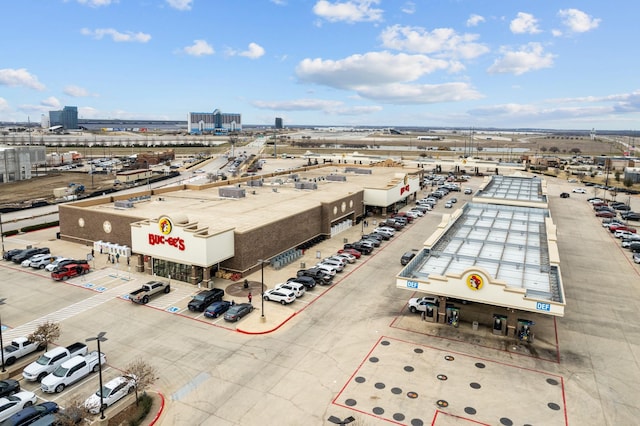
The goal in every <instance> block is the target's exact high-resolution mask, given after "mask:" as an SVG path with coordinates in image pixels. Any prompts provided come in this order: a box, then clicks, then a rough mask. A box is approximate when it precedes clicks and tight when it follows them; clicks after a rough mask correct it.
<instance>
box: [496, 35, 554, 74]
mask: <svg viewBox="0 0 640 426" xmlns="http://www.w3.org/2000/svg"><path fill="white" fill-rule="evenodd" d="M501 52H502V57H501V58H498V59H496V60H495V62H494V63H493V64H492V65H491V66H490V67H489V69H488V70H487V71H488V72H489V73H491V74H506V73H511V74H515V75H521V74H524V73H526V72H530V71H535V70H539V69H543V68H550V67H551V66H553V59H554V57H555V56H554V55H552V54H551V53H544V48H543V47H542V45H541V44H540V43H528V44H526V45H524V46H521V47H520V49H519V50H516V51H513V50H508V49H506V48H503V49H501Z"/></svg>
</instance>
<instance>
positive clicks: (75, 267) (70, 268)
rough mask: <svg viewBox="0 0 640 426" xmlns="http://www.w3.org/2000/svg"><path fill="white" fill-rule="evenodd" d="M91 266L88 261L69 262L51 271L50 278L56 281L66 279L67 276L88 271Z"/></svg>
mask: <svg viewBox="0 0 640 426" xmlns="http://www.w3.org/2000/svg"><path fill="white" fill-rule="evenodd" d="M90 269H91V267H90V266H89V264H88V263H69V264H68V265H64V266H61V267H60V268H58V269H56V270H55V271H53V272H52V273H51V278H53V279H54V280H56V281H62V280H66V279H67V278H73V277H77V276H79V275H84V274H86V273H88V272H89V270H90Z"/></svg>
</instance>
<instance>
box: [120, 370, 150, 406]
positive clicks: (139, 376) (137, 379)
mask: <svg viewBox="0 0 640 426" xmlns="http://www.w3.org/2000/svg"><path fill="white" fill-rule="evenodd" d="M124 376H125V377H127V378H129V379H131V380H133V382H134V384H135V386H134V387H135V389H136V405H138V402H139V396H138V391H140V392H142V393H144V392H145V391H146V390H147V388H148V387H149V386H151V385H152V384H154V383H155V382H156V380H158V375H157V369H156V368H155V367H153V366H152V365H151V364H149V363H148V362H147V361H145V360H143V359H142V358H138V359H136V360H135V361H132V362H131V363H130V364H129V365H128V366H127V368H126V369H125V370H124Z"/></svg>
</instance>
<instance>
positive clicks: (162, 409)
mask: <svg viewBox="0 0 640 426" xmlns="http://www.w3.org/2000/svg"><path fill="white" fill-rule="evenodd" d="M158 396H160V409H159V410H158V412H157V413H156V416H155V417H154V418H153V420H151V423H149V426H153V425H155V424H156V422H157V421H158V419H159V418H160V416H161V415H162V412H163V411H164V395H163V394H162V393H160V392H158Z"/></svg>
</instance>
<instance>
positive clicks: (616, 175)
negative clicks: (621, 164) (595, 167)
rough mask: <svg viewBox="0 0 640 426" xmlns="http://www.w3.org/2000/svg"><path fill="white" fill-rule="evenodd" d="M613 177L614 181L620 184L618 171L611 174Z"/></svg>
mask: <svg viewBox="0 0 640 426" xmlns="http://www.w3.org/2000/svg"><path fill="white" fill-rule="evenodd" d="M613 177H614V179H615V180H616V182H620V171H619V170H616V172H615V173H614V174H613Z"/></svg>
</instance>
